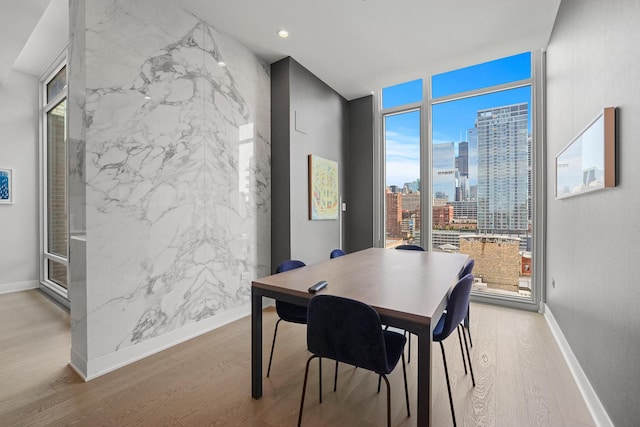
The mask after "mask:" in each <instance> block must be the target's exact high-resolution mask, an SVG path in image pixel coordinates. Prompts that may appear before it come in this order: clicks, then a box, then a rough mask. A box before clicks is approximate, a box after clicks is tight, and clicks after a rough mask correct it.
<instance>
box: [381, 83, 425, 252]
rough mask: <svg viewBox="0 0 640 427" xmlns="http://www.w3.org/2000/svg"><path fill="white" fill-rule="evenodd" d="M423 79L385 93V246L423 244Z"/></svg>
mask: <svg viewBox="0 0 640 427" xmlns="http://www.w3.org/2000/svg"><path fill="white" fill-rule="evenodd" d="M421 104H422V80H415V81H411V82H407V83H403V84H400V85H397V86H393V87H389V88H385V89H383V91H382V121H383V127H384V130H383V135H384V146H385V190H384V199H383V200H384V205H385V208H384V212H385V218H384V223H385V233H384V235H385V240H384V241H385V246H386V247H388V248H390V247H395V246H398V245H401V244H406V243H411V244H418V245H419V244H420V242H421V235H420V229H421V227H420V167H421V166H420V149H421V143H420V141H421V139H422V138H421V121H422V119H421V117H422V114H421V109H422V107H421Z"/></svg>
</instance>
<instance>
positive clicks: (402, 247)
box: [396, 245, 425, 252]
mask: <svg viewBox="0 0 640 427" xmlns="http://www.w3.org/2000/svg"><path fill="white" fill-rule="evenodd" d="M396 249H400V250H405V251H422V252H424V251H425V250H424V248H423V247H422V246H418V245H400V246H396Z"/></svg>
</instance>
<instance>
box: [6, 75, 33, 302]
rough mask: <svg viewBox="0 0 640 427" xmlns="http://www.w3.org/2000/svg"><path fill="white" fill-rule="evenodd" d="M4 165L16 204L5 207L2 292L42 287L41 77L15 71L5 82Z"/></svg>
mask: <svg viewBox="0 0 640 427" xmlns="http://www.w3.org/2000/svg"><path fill="white" fill-rule="evenodd" d="M0 129H1V131H0V168H10V169H13V180H14V181H13V192H14V194H13V202H14V203H13V205H0V293H4V292H12V291H16V290H20V289H29V288H35V287H37V286H38V79H37V78H36V77H33V76H30V75H28V74H24V73H21V72H19V71H15V70H12V71H11V72H10V73H9V75H8V76H7V78H6V79H5V80H4V83H3V84H2V85H1V86H0Z"/></svg>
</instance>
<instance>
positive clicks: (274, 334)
mask: <svg viewBox="0 0 640 427" xmlns="http://www.w3.org/2000/svg"><path fill="white" fill-rule="evenodd" d="M281 321H282V319H278V321H277V322H276V328H275V329H274V331H273V342H272V343H271V355H270V356H269V368H268V369H267V378H269V374H270V373H271V360H272V359H273V348H274V347H275V346H276V335H277V334H278V325H279V324H280V322H281Z"/></svg>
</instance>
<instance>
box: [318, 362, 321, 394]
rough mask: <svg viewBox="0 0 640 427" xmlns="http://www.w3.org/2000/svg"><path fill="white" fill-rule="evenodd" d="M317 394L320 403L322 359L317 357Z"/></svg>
mask: <svg viewBox="0 0 640 427" xmlns="http://www.w3.org/2000/svg"><path fill="white" fill-rule="evenodd" d="M318 376H319V381H318V394H319V395H320V403H322V357H318Z"/></svg>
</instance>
